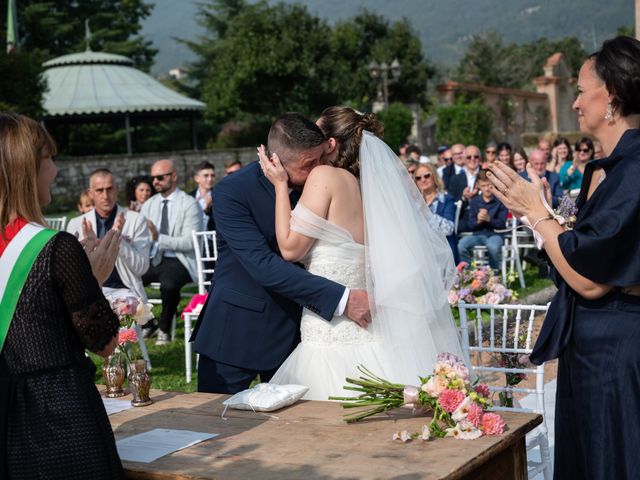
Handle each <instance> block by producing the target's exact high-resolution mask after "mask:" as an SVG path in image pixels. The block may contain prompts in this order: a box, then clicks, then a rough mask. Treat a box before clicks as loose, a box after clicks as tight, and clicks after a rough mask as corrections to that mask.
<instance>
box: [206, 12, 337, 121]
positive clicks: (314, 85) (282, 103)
mask: <svg viewBox="0 0 640 480" xmlns="http://www.w3.org/2000/svg"><path fill="white" fill-rule="evenodd" d="M202 12H203V13H206V14H208V15H215V14H216V13H218V12H220V15H219V16H218V15H215V17H214V16H211V17H208V20H207V21H206V22H207V24H208V25H209V28H210V30H212V31H211V33H212V34H213V38H211V39H207V40H205V41H204V42H202V44H201V45H200V47H199V49H198V50H194V51H196V53H200V55H202V54H203V53H204V54H205V55H206V58H205V57H204V56H203V57H201V58H200V59H199V60H198V63H197V65H196V68H194V74H195V75H199V78H198V80H200V83H201V87H200V88H201V91H202V98H203V100H204V101H205V102H206V103H207V110H206V115H207V118H208V119H209V120H211V121H212V122H214V123H216V124H220V123H223V122H225V121H229V120H261V119H264V118H269V119H270V118H273V117H275V116H277V115H279V114H281V113H282V112H285V111H288V110H296V111H301V112H305V113H315V112H319V111H321V110H322V109H323V108H324V107H325V106H327V105H331V104H334V103H336V96H335V95H334V94H333V93H332V92H331V89H330V85H331V84H330V81H329V79H330V78H331V70H332V60H331V58H330V57H329V56H328V55H327V52H328V51H329V48H328V43H327V37H328V34H329V27H328V26H327V24H326V23H325V22H323V21H321V20H320V19H319V18H318V17H315V16H312V15H311V14H309V12H308V11H307V9H306V7H303V6H301V5H297V4H293V5H286V4H283V3H280V4H278V5H276V6H274V7H270V6H269V5H268V3H267V2H266V1H265V0H261V1H259V2H257V3H255V4H248V3H247V4H245V3H244V2H242V1H240V0H238V1H219V0H214V1H212V2H211V3H209V4H207V5H205V6H204V7H202ZM223 20H224V22H226V24H224V22H223Z"/></svg>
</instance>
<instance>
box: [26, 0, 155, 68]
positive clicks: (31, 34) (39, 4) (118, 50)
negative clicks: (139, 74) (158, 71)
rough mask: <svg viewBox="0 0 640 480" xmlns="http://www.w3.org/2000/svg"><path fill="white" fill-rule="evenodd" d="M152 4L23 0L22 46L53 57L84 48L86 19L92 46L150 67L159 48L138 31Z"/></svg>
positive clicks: (128, 0)
mask: <svg viewBox="0 0 640 480" xmlns="http://www.w3.org/2000/svg"><path fill="white" fill-rule="evenodd" d="M152 8H153V4H151V3H148V2H145V1H144V0H74V1H72V2H70V1H68V0H51V1H37V0H23V1H21V2H19V8H18V31H19V36H20V41H21V48H23V49H25V50H28V51H31V52H38V53H39V54H40V55H41V56H42V57H43V58H45V59H50V58H53V57H57V56H60V55H65V54H68V53H78V52H82V51H83V50H84V49H85V20H89V21H90V28H91V48H92V50H96V51H102V50H104V51H107V52H109V53H115V54H119V55H125V56H127V57H130V58H131V59H132V60H133V61H134V62H135V64H136V66H137V67H138V68H141V69H143V70H148V69H149V67H150V66H151V65H152V63H153V57H154V55H155V54H156V50H154V49H153V48H152V47H151V41H150V40H145V38H144V37H142V36H141V35H139V33H140V30H141V28H142V20H144V19H145V18H146V17H148V16H149V14H150V13H151V9H152Z"/></svg>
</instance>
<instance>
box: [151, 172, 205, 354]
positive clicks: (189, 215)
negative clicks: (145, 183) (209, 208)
mask: <svg viewBox="0 0 640 480" xmlns="http://www.w3.org/2000/svg"><path fill="white" fill-rule="evenodd" d="M151 178H153V186H154V188H155V189H156V191H157V192H158V194H159V195H154V196H153V197H151V198H150V199H149V200H148V201H147V202H145V203H144V205H142V209H141V210H140V213H141V214H142V215H144V216H145V217H146V218H147V219H148V220H149V222H150V225H151V226H150V230H151V239H152V240H153V244H152V248H151V257H152V260H151V266H150V267H149V270H148V271H147V273H146V274H145V275H144V276H143V277H142V280H143V282H144V284H145V285H148V284H149V283H151V282H160V297H161V298H162V314H161V316H160V322H159V325H158V327H159V331H158V339H157V341H156V345H164V344H167V343H169V342H170V341H171V336H170V334H169V332H170V330H171V322H172V321H173V316H174V315H175V314H176V311H177V309H178V304H179V303H180V289H181V288H182V287H183V286H184V285H186V284H187V283H189V282H191V281H193V282H195V281H196V278H197V272H196V256H195V252H194V250H193V241H192V240H191V232H192V231H194V230H195V231H199V230H202V210H201V209H200V206H199V205H198V202H196V200H195V199H194V198H193V197H192V196H190V195H188V194H187V193H185V192H183V191H182V190H180V189H179V188H178V174H177V173H176V167H175V165H174V164H173V162H172V161H171V160H158V161H157V162H156V163H154V164H153V166H152V167H151ZM155 330H156V326H155V325H149V326H147V327H145V328H144V329H143V332H144V334H145V337H146V338H148V337H149V336H150V335H151V334H152V333H153V332H154V331H155Z"/></svg>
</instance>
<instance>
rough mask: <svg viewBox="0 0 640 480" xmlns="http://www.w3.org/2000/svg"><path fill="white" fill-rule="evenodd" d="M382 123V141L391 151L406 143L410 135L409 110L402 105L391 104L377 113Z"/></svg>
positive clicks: (410, 121) (411, 118) (410, 117)
mask: <svg viewBox="0 0 640 480" xmlns="http://www.w3.org/2000/svg"><path fill="white" fill-rule="evenodd" d="M378 117H379V118H380V120H381V121H382V123H384V140H385V142H386V143H387V145H389V146H390V147H391V148H392V149H393V150H395V151H398V149H399V148H400V145H402V144H403V143H405V142H406V141H407V137H408V136H409V135H410V134H411V126H412V125H413V115H412V113H411V109H410V108H409V107H407V106H406V105H404V104H402V103H392V104H391V105H389V108H387V109H386V110H383V111H381V112H379V113H378Z"/></svg>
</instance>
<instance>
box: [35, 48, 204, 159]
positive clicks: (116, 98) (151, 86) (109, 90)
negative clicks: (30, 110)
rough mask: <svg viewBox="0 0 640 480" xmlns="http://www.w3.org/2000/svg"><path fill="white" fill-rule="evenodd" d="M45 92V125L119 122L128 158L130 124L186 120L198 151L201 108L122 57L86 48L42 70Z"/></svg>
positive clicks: (54, 61) (45, 65)
mask: <svg viewBox="0 0 640 480" xmlns="http://www.w3.org/2000/svg"><path fill="white" fill-rule="evenodd" d="M43 66H44V67H45V69H46V70H45V71H44V76H45V78H46V80H47V83H48V91H47V92H46V94H45V96H44V110H45V117H44V121H45V123H46V124H51V123H54V124H64V123H82V122H87V123H90V122H100V121H110V122H114V121H115V122H118V123H119V122H122V123H121V125H122V126H123V127H124V129H125V132H126V139H127V152H128V153H129V154H131V153H133V144H132V140H131V124H132V121H133V120H134V119H135V120H140V119H162V118H164V119H166V118H171V117H174V118H178V117H183V118H184V117H186V118H188V119H189V121H190V124H191V144H192V148H193V149H194V150H195V149H197V136H196V128H195V127H196V124H195V122H196V118H197V117H198V116H199V115H200V114H201V112H202V110H204V108H205V104H204V103H202V102H199V101H197V100H193V99H191V98H189V97H186V96H184V95H181V94H180V93H178V92H176V91H174V90H171V89H170V88H168V87H166V86H164V85H163V84H162V83H160V82H159V81H157V80H156V79H154V78H153V77H151V76H150V75H148V74H146V73H144V72H142V71H140V70H137V69H136V68H134V67H133V61H132V60H131V59H130V58H127V57H124V56H122V55H114V54H111V53H105V52H93V51H91V49H90V48H87V50H86V51H84V52H82V53H73V54H70V55H63V56H61V57H57V58H54V59H52V60H49V61H47V62H45V63H44V64H43Z"/></svg>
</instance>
